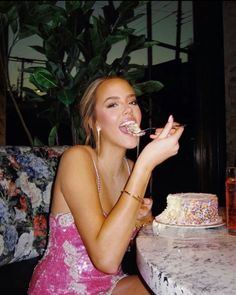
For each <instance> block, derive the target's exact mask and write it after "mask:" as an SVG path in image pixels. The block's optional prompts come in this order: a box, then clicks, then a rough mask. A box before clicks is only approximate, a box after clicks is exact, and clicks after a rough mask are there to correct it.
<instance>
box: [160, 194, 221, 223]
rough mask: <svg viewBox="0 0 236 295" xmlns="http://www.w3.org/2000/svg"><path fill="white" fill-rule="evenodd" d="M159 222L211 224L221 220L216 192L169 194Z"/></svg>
mask: <svg viewBox="0 0 236 295" xmlns="http://www.w3.org/2000/svg"><path fill="white" fill-rule="evenodd" d="M155 219H156V221H157V222H161V223H165V224H179V225H210V224H215V223H219V222H221V219H220V217H219V215H218V198H217V196H216V195H214V194H205V193H179V194H169V195H168V196H167V207H166V209H165V210H164V211H163V212H162V213H161V214H160V215H158V216H156V217H155Z"/></svg>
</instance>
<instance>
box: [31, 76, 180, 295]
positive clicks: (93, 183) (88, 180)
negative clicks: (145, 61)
mask: <svg viewBox="0 0 236 295" xmlns="http://www.w3.org/2000/svg"><path fill="white" fill-rule="evenodd" d="M80 111H81V117H82V120H83V125H84V129H85V131H86V134H87V143H90V145H77V146H74V147H71V148H69V149H68V150H66V151H65V152H64V154H63V156H62V158H61V161H60V166H59V169H58V173H57V177H56V180H55V185H54V191H53V199H52V207H51V214H50V234H49V244H48V247H47V251H46V253H45V255H44V257H43V259H42V260H41V261H40V263H39V264H38V266H37V267H36V269H35V271H34V274H33V276H32V279H31V283H30V287H29V292H28V294H29V295H32V294H40V295H43V294H57V295H58V294H71V295H72V294H96V295H97V294H119V295H122V294H128V292H130V294H150V293H149V292H148V290H147V289H146V288H145V286H144V285H143V284H142V282H141V281H140V279H139V278H138V276H136V275H132V276H128V275H125V274H124V273H123V272H122V270H121V267H120V265H121V261H122V258H123V256H124V254H125V252H126V250H127V248H128V246H129V243H130V240H131V239H132V238H133V237H134V235H135V233H136V232H137V227H139V226H140V224H144V223H146V222H148V221H150V218H151V207H152V201H151V199H149V198H143V196H144V193H145V190H146V187H147V185H148V182H149V179H150V176H151V172H152V170H153V169H154V168H155V167H156V166H157V165H158V164H160V163H162V162H163V161H164V160H166V159H167V158H169V157H171V156H173V155H175V154H176V153H177V152H178V149H179V144H178V140H179V138H180V136H181V134H182V132H183V128H182V127H179V128H177V129H176V128H175V129H173V127H174V125H175V123H174V121H173V117H172V116H170V118H169V120H168V122H167V124H166V126H165V127H164V128H163V129H162V130H158V132H157V133H156V134H154V135H151V136H150V137H151V139H152V141H151V142H150V143H149V144H148V145H147V146H146V147H145V148H144V149H143V150H142V152H141V153H140V155H139V157H138V159H137V161H136V163H135V164H134V163H133V162H132V161H131V160H128V159H127V158H126V156H125V155H126V150H127V149H131V148H135V147H136V146H137V144H138V140H139V137H138V136H133V135H132V134H130V133H129V132H128V130H127V128H126V126H125V125H126V123H127V122H134V123H137V124H138V126H139V125H140V122H141V111H140V108H139V106H138V104H137V100H136V97H135V92H134V89H133V87H132V86H131V85H130V84H129V83H128V82H127V81H126V80H124V79H121V78H119V77H108V78H101V79H98V80H96V81H94V82H93V83H92V84H91V85H90V86H89V87H88V89H87V91H86V92H85V94H84V96H83V98H82V100H81V105H80ZM94 144H95V147H94Z"/></svg>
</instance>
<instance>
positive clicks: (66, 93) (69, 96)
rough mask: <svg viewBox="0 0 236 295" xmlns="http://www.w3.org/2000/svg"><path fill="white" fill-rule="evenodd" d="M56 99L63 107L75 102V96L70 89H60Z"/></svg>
mask: <svg viewBox="0 0 236 295" xmlns="http://www.w3.org/2000/svg"><path fill="white" fill-rule="evenodd" d="M57 98H58V99H59V100H60V101H61V102H62V103H63V104H64V105H65V106H69V105H71V104H72V103H73V102H74V101H75V94H74V92H73V91H72V90H71V89H62V90H61V91H60V92H58V93H57Z"/></svg>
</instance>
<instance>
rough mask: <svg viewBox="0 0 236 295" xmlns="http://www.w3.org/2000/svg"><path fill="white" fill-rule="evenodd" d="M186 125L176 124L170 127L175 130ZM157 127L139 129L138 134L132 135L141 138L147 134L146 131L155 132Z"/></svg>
mask: <svg viewBox="0 0 236 295" xmlns="http://www.w3.org/2000/svg"><path fill="white" fill-rule="evenodd" d="M186 126H187V124H176V125H174V126H173V127H172V129H177V128H179V127H186ZM156 129H158V127H148V128H146V129H141V130H140V131H139V132H137V133H135V134H134V135H137V136H143V135H145V134H146V133H147V131H151V130H156Z"/></svg>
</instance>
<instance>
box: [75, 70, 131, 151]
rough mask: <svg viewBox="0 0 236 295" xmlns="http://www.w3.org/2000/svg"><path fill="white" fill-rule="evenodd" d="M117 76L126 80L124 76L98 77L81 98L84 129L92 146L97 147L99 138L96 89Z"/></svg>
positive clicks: (87, 140) (88, 142)
mask: <svg viewBox="0 0 236 295" xmlns="http://www.w3.org/2000/svg"><path fill="white" fill-rule="evenodd" d="M115 78H119V79H122V80H125V79H123V78H122V77H118V76H109V77H102V78H98V79H96V80H95V81H93V82H92V83H91V84H90V85H89V86H88V88H87V89H86V90H85V93H84V95H83V97H82V98H81V101H80V105H79V109H80V116H81V122H82V127H83V128H84V131H85V133H86V139H85V144H89V145H91V146H92V147H96V143H97V139H98V138H97V137H98V136H97V132H96V129H95V122H96V117H95V105H96V90H97V88H98V87H99V86H100V85H101V84H102V83H103V82H104V81H106V80H111V79H115ZM125 81H126V80H125ZM127 82H128V81H127ZM128 83H129V82H128Z"/></svg>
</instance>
